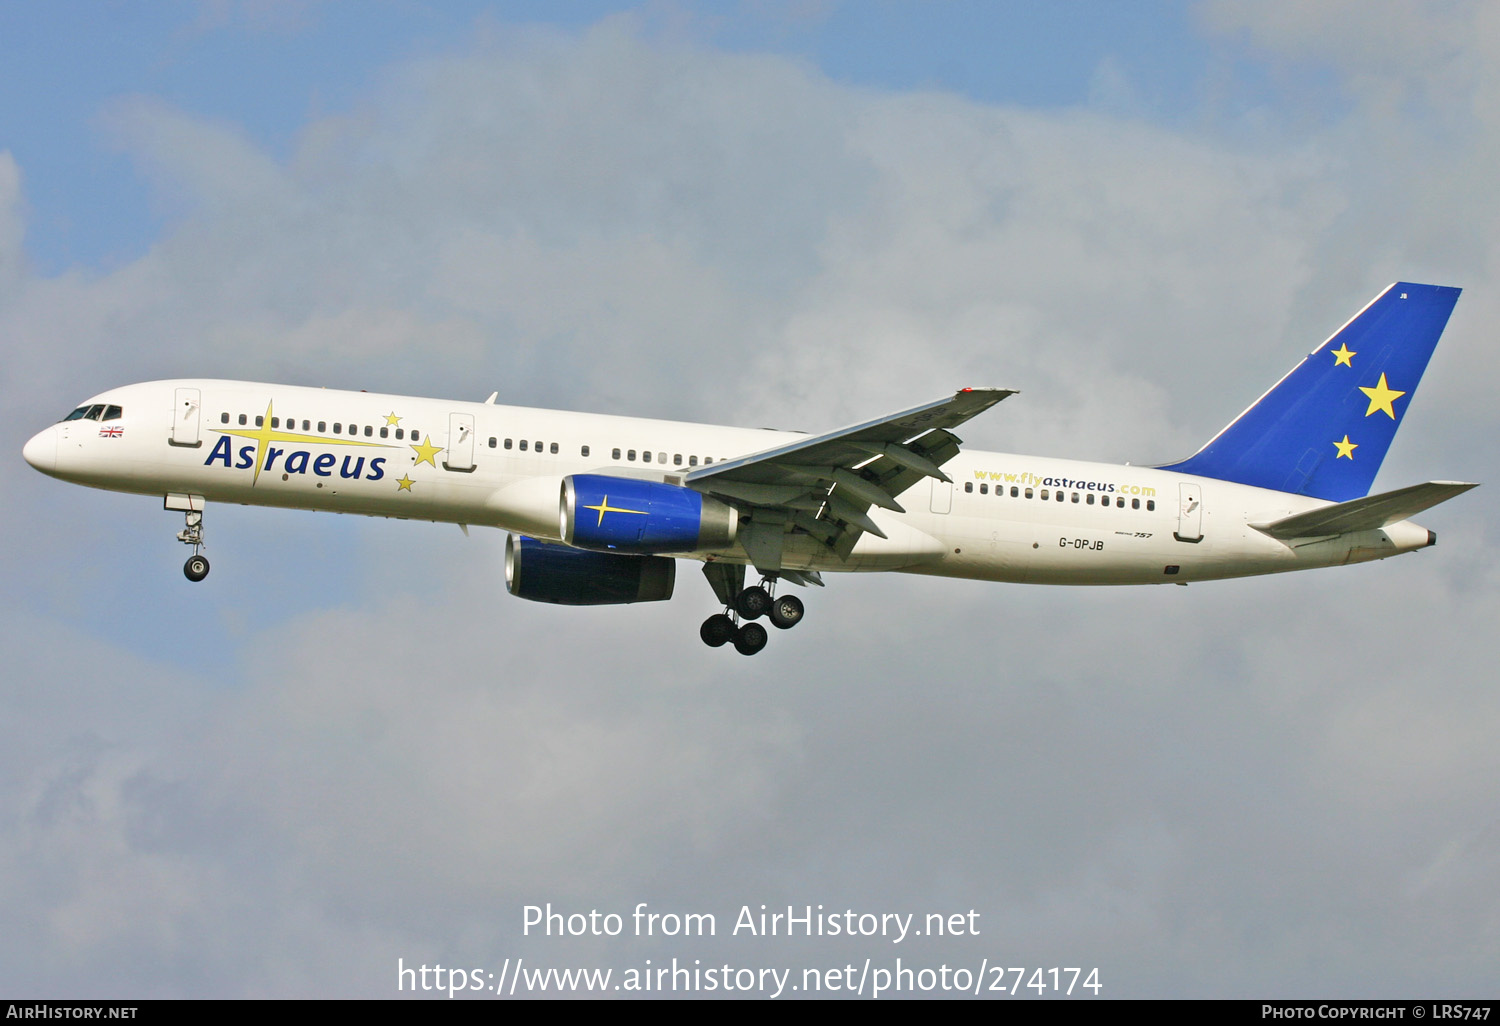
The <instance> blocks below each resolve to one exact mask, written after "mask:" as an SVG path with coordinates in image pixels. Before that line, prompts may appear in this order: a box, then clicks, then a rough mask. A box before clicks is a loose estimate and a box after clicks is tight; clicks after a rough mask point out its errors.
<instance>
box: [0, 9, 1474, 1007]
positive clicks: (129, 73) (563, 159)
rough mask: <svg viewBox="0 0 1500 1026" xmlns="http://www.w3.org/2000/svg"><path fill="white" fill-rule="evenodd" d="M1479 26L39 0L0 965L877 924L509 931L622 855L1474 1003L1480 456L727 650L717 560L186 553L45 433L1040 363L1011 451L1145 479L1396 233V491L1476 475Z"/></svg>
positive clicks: (1231, 970)
mask: <svg viewBox="0 0 1500 1026" xmlns="http://www.w3.org/2000/svg"><path fill="white" fill-rule="evenodd" d="M1497 39H1500V8H1496V7H1495V6H1494V5H1489V4H1482V3H1469V2H1463V0H1453V2H1446V3H1437V4H1417V3H1415V2H1414V0H1410V2H1409V0H1322V2H1317V3H1309V2H1305V0H1296V2H1293V0H1263V2H1253V3H1250V2H1246V3H1240V2H1234V0H1203V2H1200V3H1184V4H1147V3H1130V4H1126V3H1098V4H1086V3H1069V4H1062V3H1057V4H1019V3H1018V4H1001V3H984V4H981V3H973V4H966V3H952V4H937V3H934V4H898V3H818V2H811V0H810V2H806V3H793V2H786V3H772V2H765V3H745V4H728V3H725V4H692V3H676V4H647V5H626V4H568V5H556V4H542V3H535V4H484V3H443V4H437V3H416V2H407V3H394V2H392V3H327V4H318V3H299V2H295V0H280V2H278V0H243V2H231V0H225V2H214V3H210V2H204V3H155V4H124V3H99V4H84V3H58V4H45V5H43V4H9V5H4V6H3V7H0V346H3V347H4V349H3V352H4V354H5V359H4V360H3V361H0V435H3V437H4V438H6V439H9V440H10V442H9V449H8V450H6V451H7V452H8V453H9V456H8V457H5V458H6V459H8V460H9V462H8V463H6V464H5V468H6V470H7V472H8V474H9V477H8V478H7V480H8V482H9V485H8V487H7V488H5V489H3V490H0V537H3V539H4V542H3V545H4V546H5V549H4V553H5V555H4V560H5V566H6V570H7V573H6V575H5V578H4V580H3V581H0V615H3V616H4V617H5V619H6V622H7V623H8V624H10V625H11V627H12V633H11V640H10V642H9V644H8V648H7V672H6V674H5V675H4V677H3V684H4V686H3V688H0V922H4V923H6V924H7V926H8V928H7V929H6V930H4V931H0V993H9V994H16V993H24V994H34V995H42V996H86V995H110V996H117V997H136V996H139V997H195V996H201V997H212V996H240V995H244V996H328V997H335V996H359V997H386V996H391V994H392V988H393V986H394V982H393V981H394V970H393V967H394V966H395V964H396V959H397V958H402V959H404V960H405V961H406V962H408V963H411V962H416V963H421V962H424V961H425V962H428V963H432V962H435V961H443V962H445V963H452V964H463V965H493V964H495V963H497V962H498V961H500V960H503V959H504V958H506V957H515V956H524V957H526V958H528V959H538V960H544V961H546V962H548V963H549V964H554V965H559V966H561V965H564V964H578V965H596V966H608V967H613V968H615V969H621V970H623V969H624V968H627V967H630V966H637V967H638V966H639V965H640V964H641V963H642V961H643V960H644V959H645V958H653V959H658V960H659V959H661V958H670V957H672V956H673V955H678V956H682V955H687V956H689V957H699V956H700V955H701V956H703V957H710V958H718V957H721V956H722V957H724V958H732V959H734V960H736V961H737V962H741V963H755V964H760V963H764V962H767V961H776V962H778V963H780V964H794V965H815V964H823V963H826V962H832V961H835V960H836V961H839V962H842V961H845V960H847V959H849V958H858V959H861V960H862V959H863V958H864V957H866V956H869V955H872V954H873V955H877V956H880V957H883V956H884V952H881V951H874V952H872V951H870V950H867V949H866V948H865V947H861V946H860V945H857V944H855V945H828V944H824V943H820V942H817V941H816V940H813V941H796V942H786V943H781V942H778V943H774V944H764V945H757V944H747V943H743V942H735V941H733V940H732V939H729V938H720V939H719V941H717V942H715V943H714V944H710V945H706V946H704V947H702V948H701V949H700V948H696V947H687V946H682V945H680V944H672V943H666V942H660V941H651V942H649V943H647V942H640V943H621V944H618V945H600V944H597V943H589V942H585V941H572V940H568V941H539V940H537V939H536V938H529V939H528V938H524V937H522V936H521V935H520V932H519V923H520V910H521V908H522V906H523V905H525V904H533V903H539V902H545V901H552V902H554V903H555V904H559V905H567V906H570V907H575V908H580V909H583V910H587V909H589V908H595V907H597V908H600V909H612V910H623V911H626V912H628V911H629V909H630V908H632V907H633V906H634V903H635V902H637V901H641V900H646V901H649V902H652V903H653V905H656V906H659V907H661V908H668V907H671V908H675V909H677V910H679V911H713V912H716V913H717V914H719V915H721V916H727V917H728V918H729V919H732V918H733V914H734V912H735V911H736V910H737V909H738V907H739V906H740V905H741V904H746V903H749V904H755V905H758V904H759V903H761V902H766V903H769V904H773V905H774V904H777V903H781V904H786V903H796V904H799V905H800V904H804V903H814V904H816V903H824V904H827V905H828V906H829V907H835V906H847V907H857V908H865V909H875V910H877V911H886V910H892V911H902V912H918V913H925V912H929V911H943V910H947V911H962V910H966V909H968V908H975V909H978V910H980V911H981V913H982V915H983V916H984V919H983V922H984V924H985V929H986V931H987V932H986V933H985V934H984V935H983V942H982V943H981V942H976V939H972V938H969V939H962V940H960V939H956V938H955V939H953V940H952V942H951V943H944V944H934V945H931V946H928V947H925V948H924V949H922V952H921V953H920V956H921V957H922V958H923V959H925V960H929V961H931V962H933V963H936V962H939V961H943V960H948V961H950V962H956V961H957V960H972V961H973V962H975V963H977V961H978V960H979V959H980V958H983V957H994V958H1002V959H1012V958H1019V959H1023V960H1026V961H1027V962H1028V964H1048V965H1050V964H1061V965H1075V964H1082V965H1098V966H1099V967H1100V969H1101V973H1102V974H1103V975H1104V978H1105V980H1106V991H1105V994H1106V996H1172V995H1194V996H1269V995H1304V996H1305V995H1313V994H1316V995H1320V996H1326V995H1356V996H1377V995H1378V996H1428V997H1430V996H1432V995H1434V994H1438V993H1442V994H1458V993H1484V992H1487V990H1489V989H1492V987H1493V978H1494V965H1495V961H1496V957H1497V955H1500V950H1497V949H1496V942H1495V937H1496V933H1495V928H1494V924H1495V923H1496V922H1497V921H1500V905H1497V904H1496V901H1497V899H1496V895H1500V877H1497V875H1496V868H1495V867H1496V866H1500V823H1497V820H1496V818H1495V813H1494V793H1493V791H1494V787H1493V781H1494V780H1495V779H1497V774H1500V754H1497V752H1496V749H1495V746H1494V744H1493V738H1494V736H1495V734H1496V732H1497V731H1500V697H1497V692H1496V690H1495V688H1494V687H1493V683H1492V677H1493V666H1494V663H1495V655H1496V653H1495V646H1494V640H1493V636H1494V631H1493V624H1494V623H1495V618H1496V617H1497V616H1500V563H1497V561H1496V559H1495V557H1494V555H1493V547H1494V542H1495V540H1496V538H1497V536H1500V530H1497V524H1496V519H1495V516H1494V514H1493V513H1492V512H1491V506H1492V504H1491V503H1489V502H1488V501H1487V500H1486V499H1485V495H1486V494H1487V493H1486V492H1485V491H1484V489H1480V490H1479V491H1477V492H1474V493H1471V494H1468V495H1465V496H1462V497H1461V498H1459V499H1455V500H1454V501H1453V502H1451V503H1448V504H1445V505H1443V506H1441V507H1439V508H1437V509H1435V510H1433V511H1431V512H1430V513H1429V514H1426V515H1425V516H1424V519H1423V521H1422V522H1423V524H1424V526H1429V527H1431V528H1432V529H1434V530H1435V531H1437V533H1438V535H1439V538H1440V540H1441V542H1440V544H1439V545H1438V546H1436V547H1435V548H1432V549H1429V550H1424V551H1423V552H1421V553H1417V554H1414V555H1409V556H1403V557H1401V558H1399V559H1394V560H1389V561H1384V562H1380V563H1375V564H1370V565H1364V566H1357V567H1346V568H1339V569H1337V570H1330V571H1320V572H1313V573H1307V574H1295V575H1285V576H1282V577H1276V578H1264V579H1257V580H1252V581H1242V582H1223V583H1219V584H1206V585H1203V586H1196V585H1195V586H1194V587H1191V588H1155V589H1141V590H1130V589H1028V588H1023V587H1020V586H1001V585H981V584H977V583H974V582H963V581H947V580H942V581H938V580H927V579H923V578H916V577H906V576H898V575H863V574H861V575H838V576H837V577H834V578H833V579H832V580H830V581H829V587H827V588H826V589H822V590H820V591H818V592H817V593H816V594H810V595H808V596H806V598H807V601H808V610H809V612H808V617H807V620H806V622H805V624H803V625H802V626H799V628H798V629H797V630H796V631H794V632H790V633H789V634H788V635H787V636H785V637H778V638H776V639H774V641H775V644H773V645H772V646H771V647H770V648H768V650H767V651H766V652H765V653H762V654H761V655H760V656H758V657H756V659H755V660H744V659H740V658H738V657H736V656H734V655H733V653H728V654H727V658H726V653H724V652H720V651H711V650H708V649H706V648H704V647H703V646H701V645H700V644H698V642H697V639H696V638H695V637H694V634H695V632H696V628H697V624H698V623H699V622H700V620H701V619H702V617H703V616H704V615H706V614H707V613H708V612H709V611H710V609H709V606H710V603H711V596H710V594H709V592H708V589H707V588H706V586H704V585H703V584H702V582H701V581H699V580H698V579H697V574H696V571H694V570H693V568H691V567H684V569H683V572H682V573H681V574H680V575H679V585H678V595H677V596H676V597H675V598H674V599H673V601H671V602H668V603H660V604H652V605H649V606H632V607H629V608H624V609H615V608H608V609H586V610H561V609H556V608H551V607H548V608H542V607H540V606H538V605H537V604H533V603H526V602H523V601H520V600H517V599H514V598H512V597H510V596H508V595H507V594H505V589H504V583H503V569H502V566H503V563H502V560H503V551H504V541H505V539H504V535H503V533H501V532H498V531H493V530H484V529H475V530H473V531H471V532H470V535H469V536H467V537H466V536H464V535H463V534H461V533H460V532H458V531H456V530H453V529H452V527H451V525H449V526H443V525H431V524H420V523H408V522H395V521H383V520H363V519H358V518H349V517H335V516H326V515H315V514H310V513H299V512H292V511H279V510H266V509H249V508H239V507H235V508H211V509H210V510H209V513H208V517H207V523H206V526H207V536H208V546H209V555H210V558H212V559H213V561H214V571H213V574H212V575H211V576H210V577H209V578H208V580H206V581H205V582H203V583H202V584H201V585H191V584H188V583H187V582H186V581H185V580H184V579H183V577H182V574H181V572H180V566H181V561H182V559H183V558H184V556H185V553H184V551H183V547H182V546H181V545H180V544H178V543H177V542H176V541H175V540H174V537H173V536H174V534H175V533H176V531H177V530H178V529H179V528H180V526H181V522H180V519H177V518H174V517H173V516H172V515H169V514H164V513H163V512H162V511H161V508H160V502H159V501H158V500H153V499H151V498H149V497H139V496H125V495H115V494H106V493H99V492H92V491H87V490H84V489H79V488H75V487H72V486H68V485H65V484H63V483H61V482H58V481H55V480H52V479H49V478H45V477H43V476H42V475H39V474H37V473H35V472H34V471H32V470H31V469H30V468H29V467H27V466H26V465H25V464H24V463H23V461H22V460H21V457H20V449H21V445H22V444H23V442H24V440H25V439H26V438H27V437H29V436H30V435H31V434H32V433H34V432H35V431H36V430H37V429H38V428H39V427H41V426H43V425H45V424H47V423H50V422H52V421H53V420H54V419H56V418H57V417H59V416H61V415H62V414H64V413H65V412H66V411H68V410H69V409H71V408H72V407H73V406H75V405H76V404H77V403H78V402H79V401H81V400H82V399H84V398H85V397H87V396H89V395H91V394H94V393H96V392H98V391H100V390H103V389H105V388H108V387H111V386H115V385H118V384H122V383H127V382H133V381H145V380H152V379H156V378H168V377H227V378H236V379H244V380H264V381H284V382H288V383H294V384H308V385H325V386H328V387H338V388H367V389H370V390H372V391H386V392H394V393H399V394H421V395H435V396H452V397H460V398H464V399H482V398H484V397H485V396H487V395H488V394H489V393H490V392H491V391H498V392H499V393H500V397H501V398H500V401H501V402H502V403H509V404H513V405H529V406H541V407H556V408H566V409H585V410H597V411H600V412H609V413H619V414H628V415H640V416H659V417H669V418H676V419H683V420H696V421H714V422H727V423H735V424H742V425H775V426H780V427H785V428H796V429H804V430H824V429H831V428H834V427H836V426H838V425H839V424H844V423H852V422H855V421H857V420H864V419H868V418H870V417H872V416H876V415H879V414H880V413H881V412H883V411H887V410H894V409H901V408H906V407H909V406H911V405H914V404H915V403H917V402H922V401H925V400H927V399H930V398H932V397H934V396H938V395H942V394H945V393H947V392H948V391H950V390H951V389H953V388H955V387H960V386H965V385H994V386H1001V387H1011V388H1017V389H1019V390H1020V394H1019V395H1016V396H1014V397H1012V398H1011V399H1008V400H1007V401H1006V402H1005V403H1004V404H1003V405H1002V406H1001V407H1000V408H997V409H996V410H994V411H991V412H990V413H987V414H986V415H984V416H983V417H980V418H977V419H976V420H975V421H973V422H972V423H971V424H969V425H966V427H965V430H964V440H965V442H966V443H967V444H970V445H973V446H977V447H980V448H985V449H994V450H1000V451H1009V452H1027V453H1041V454H1053V455H1059V456H1067V457H1075V458H1083V459H1098V460H1108V461H1113V462H1123V461H1132V462H1137V463H1148V462H1158V463H1159V462H1165V461H1167V460H1170V459H1172V458H1175V457H1181V456H1184V455H1186V454H1188V453H1189V452H1191V451H1193V450H1194V449H1195V448H1196V447H1197V446H1198V445H1200V444H1201V443H1202V442H1203V441H1204V440H1206V439H1207V438H1209V437H1211V436H1212V434H1213V433H1214V432H1215V431H1217V430H1218V429H1219V428H1220V427H1221V426H1222V425H1223V424H1224V423H1226V422H1227V421H1228V420H1229V419H1230V418H1231V417H1233V416H1234V415H1235V414H1236V413H1238V412H1239V411H1240V410H1241V409H1243V408H1244V407H1245V406H1246V405H1247V404H1248V403H1249V402H1251V401H1253V400H1254V398H1255V397H1256V396H1257V395H1259V394H1260V393H1261V392H1262V391H1263V390H1264V389H1265V388H1266V387H1268V386H1269V385H1270V384H1271V383H1272V382H1274V381H1275V380H1277V379H1278V378H1279V377H1280V376H1281V375H1282V374H1283V373H1284V372H1285V371H1286V370H1287V369H1288V368H1289V367H1290V366H1292V365H1293V364H1294V363H1295V362H1296V361H1297V360H1298V359H1299V358H1300V357H1301V356H1302V355H1303V354H1305V353H1306V352H1308V351H1310V350H1311V348H1313V347H1314V346H1316V345H1317V344H1319V343H1320V342H1321V341H1322V340H1323V339H1324V338H1325V337H1327V336H1328V335H1329V334H1330V333H1332V332H1333V331H1334V330H1335V329H1336V328H1337V327H1338V326H1339V325H1340V324H1342V323H1343V322H1344V321H1345V320H1346V319H1347V318H1348V317H1349V316H1350V315H1352V314H1353V313H1354V312H1355V311H1356V310H1358V309H1359V308H1360V307H1361V306H1363V305H1364V303H1366V302H1367V301H1368V300H1369V299H1370V298H1371V297H1372V296H1374V295H1376V294H1377V293H1378V292H1379V291H1380V290H1381V289H1382V288H1384V287H1385V286H1386V285H1387V284H1388V283H1390V282H1392V281H1396V280H1411V281H1428V282H1434V283H1439V284H1452V285H1459V286H1462V287H1463V288H1464V289H1465V291H1464V295H1463V297H1462V299H1461V300H1460V302H1459V305H1458V308H1457V310H1456V312H1455V314H1454V317H1453V320H1452V322H1451V323H1450V325H1449V328H1448V331H1447V333H1446V335H1445V337H1444V339H1443V342H1442V345H1440V346H1439V348H1438V350H1437V353H1436V354H1435V356H1434V358H1433V361H1432V363H1431V365H1430V367H1429V369H1428V371H1427V374H1426V377H1425V378H1424V380H1423V382H1422V391H1421V393H1420V395H1415V396H1414V397H1413V400H1412V412H1411V415H1410V416H1409V417H1408V418H1406V419H1405V420H1404V421H1403V423H1404V425H1405V427H1404V428H1403V431H1402V434H1401V435H1400V436H1399V437H1398V438H1397V440H1396V441H1395V443H1394V444H1393V446H1392V449H1391V451H1390V454H1389V456H1388V457H1387V459H1386V461H1385V463H1384V464H1383V466H1382V469H1381V474H1380V476H1379V477H1378V478H1377V480H1376V488H1377V489H1386V488H1396V487H1400V486H1403V485H1408V484H1412V483H1415V482H1418V481H1422V480H1428V479H1454V480H1471V481H1480V482H1493V481H1494V480H1496V479H1497V477H1500V474H1497V473H1496V471H1497V470H1500V457H1497V454H1496V453H1495V451H1494V447H1493V446H1492V445H1489V444H1487V440H1489V439H1493V438H1494V437H1496V436H1497V433H1500V425H1497V423H1496V414H1495V413H1494V403H1493V401H1492V398H1491V396H1490V391H1491V390H1490V389H1489V387H1488V382H1489V380H1490V379H1491V378H1492V377H1493V376H1494V374H1495V373H1497V372H1500V355H1497V353H1496V351H1495V348H1494V346H1493V345H1492V343H1491V340H1490V337H1489V334H1490V329H1489V325H1491V324H1493V323H1494V322H1495V320H1496V319H1497V318H1500V302H1497V299H1496V297H1497V296H1500V244H1497V243H1496V241H1495V240H1497V239H1500V199H1497V198H1496V196H1495V192H1494V189H1493V167H1494V155H1495V154H1496V153H1500V127H1497V126H1500V117H1497V114H1496V112H1497V111H1500V73H1497V70H1496V69H1500V52H1496V49H1495V47H1496V43H1495V40H1497ZM831 576H832V575H831ZM991 941H993V944H991V943H990V942H991ZM1417 946H1420V947H1421V951H1420V952H1417V951H1416V947H1417ZM538 964H540V962H539V963H538Z"/></svg>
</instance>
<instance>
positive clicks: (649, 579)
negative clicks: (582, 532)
mask: <svg viewBox="0 0 1500 1026" xmlns="http://www.w3.org/2000/svg"><path fill="white" fill-rule="evenodd" d="M676 580H677V561H676V560H675V559H664V558H662V557H661V556H635V555H623V554H620V555H617V554H614V553H606V552H585V551H584V550H582V549H570V548H568V546H566V545H553V544H549V543H547V542H540V541H537V540H536V539H535V538H528V537H526V536H525V535H514V534H512V535H508V536H507V537H506V539H505V587H506V589H507V590H508V591H509V592H510V593H511V594H512V595H515V596H517V597H518V598H523V599H530V600H531V601H533V602H552V603H555V604H556V605H561V606H613V605H624V604H625V603H629V602H663V601H665V600H667V599H669V598H671V597H672V586H673V584H674V583H676Z"/></svg>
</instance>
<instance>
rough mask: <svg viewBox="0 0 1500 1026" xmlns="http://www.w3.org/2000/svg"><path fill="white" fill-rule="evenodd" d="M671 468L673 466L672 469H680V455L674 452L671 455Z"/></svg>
mask: <svg viewBox="0 0 1500 1026" xmlns="http://www.w3.org/2000/svg"><path fill="white" fill-rule="evenodd" d="M672 466H674V467H680V466H682V453H680V452H674V453H673V454H672Z"/></svg>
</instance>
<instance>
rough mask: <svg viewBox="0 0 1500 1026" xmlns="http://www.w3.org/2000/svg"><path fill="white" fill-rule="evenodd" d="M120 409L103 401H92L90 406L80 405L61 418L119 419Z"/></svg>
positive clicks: (65, 419) (67, 419)
mask: <svg viewBox="0 0 1500 1026" xmlns="http://www.w3.org/2000/svg"><path fill="white" fill-rule="evenodd" d="M121 413H122V411H121V409H120V407H118V406H106V405H105V404H104V403H94V404H93V405H92V406H80V407H78V409H76V410H74V411H73V412H72V413H70V414H68V415H67V416H66V417H64V418H63V421H64V422H66V421H70V420H119V419H120V416H121Z"/></svg>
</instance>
